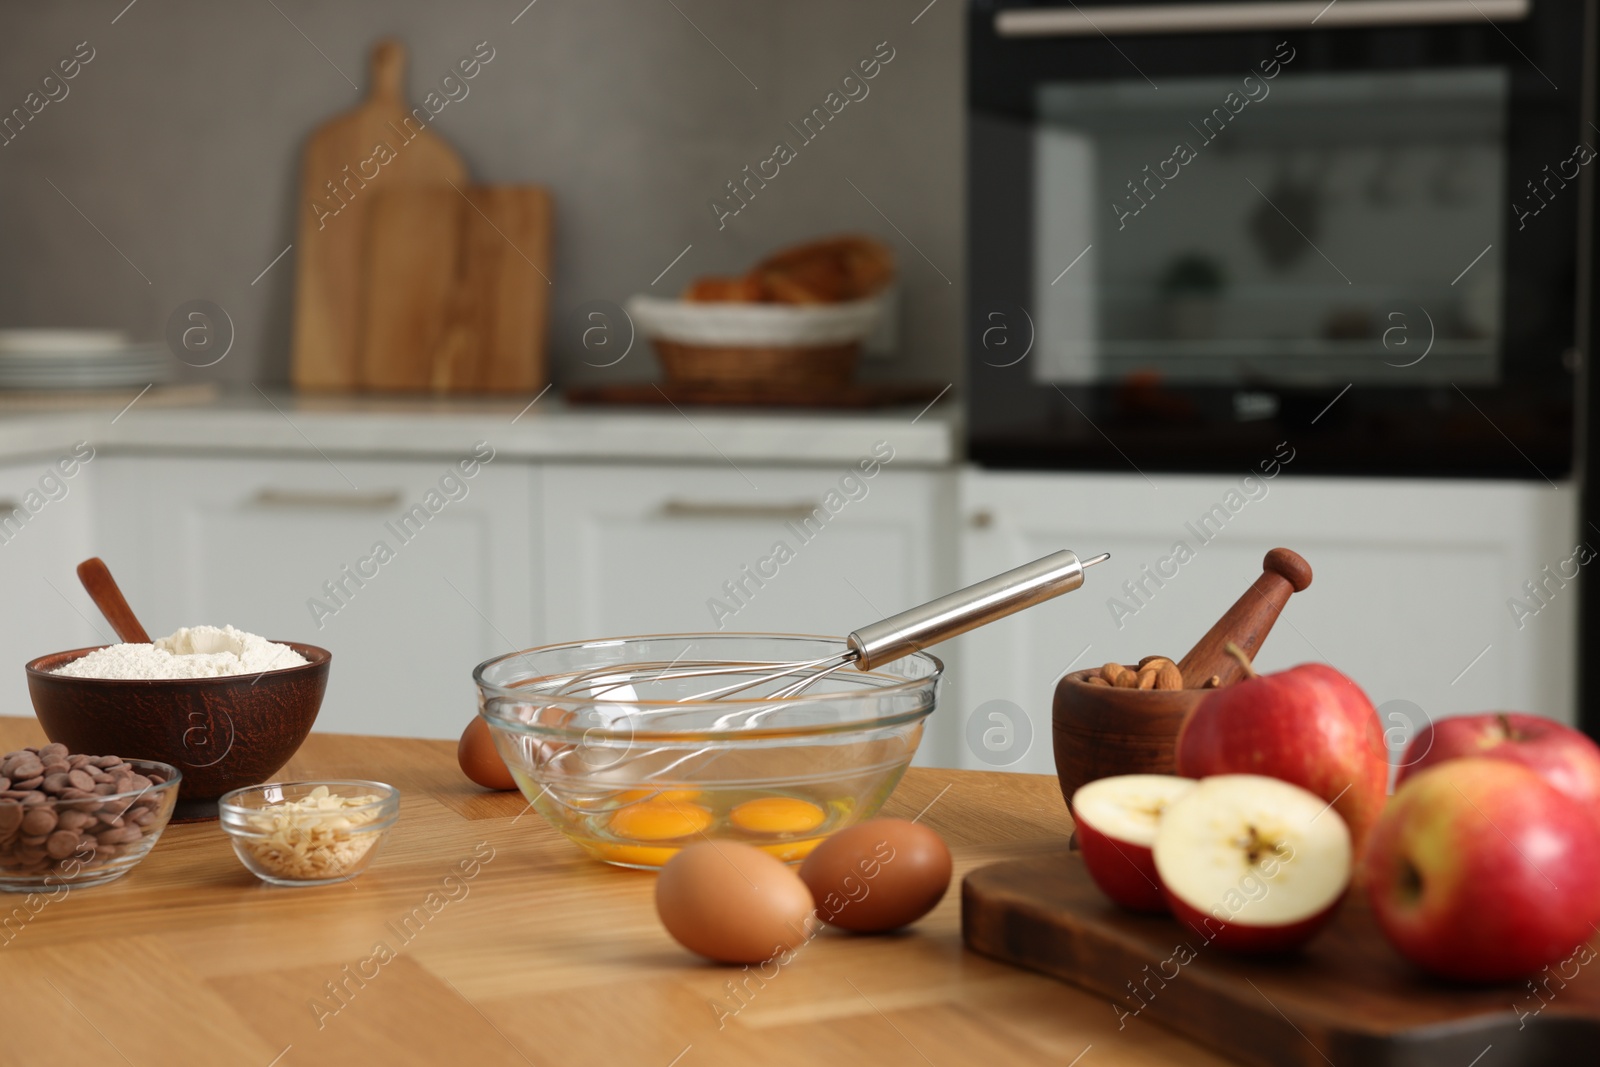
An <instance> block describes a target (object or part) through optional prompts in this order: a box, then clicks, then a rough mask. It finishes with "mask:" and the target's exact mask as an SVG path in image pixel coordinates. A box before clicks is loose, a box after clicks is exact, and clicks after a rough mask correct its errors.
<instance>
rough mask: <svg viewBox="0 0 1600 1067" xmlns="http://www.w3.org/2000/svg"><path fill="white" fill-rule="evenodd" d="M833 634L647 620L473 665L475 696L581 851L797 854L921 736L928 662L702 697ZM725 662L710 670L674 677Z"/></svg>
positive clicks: (516, 766) (929, 700)
mask: <svg viewBox="0 0 1600 1067" xmlns="http://www.w3.org/2000/svg"><path fill="white" fill-rule="evenodd" d="M842 651H844V642H843V641H840V640H839V639H837V638H828V637H811V636H799V635H788V634H728V633H720V634H719V633H708V634H659V635H653V636H649V637H625V638H619V639H616V640H608V641H582V642H573V643H571V644H562V645H549V646H546V647H544V648H533V649H528V650H527V651H524V652H514V653H512V654H511V655H508V656H500V657H498V658H496V659H491V660H488V661H486V662H484V663H481V664H479V665H478V667H477V669H476V670H474V671H473V672H472V677H473V680H474V681H475V682H477V684H478V710H479V714H481V715H482V716H483V717H484V719H486V720H487V721H488V724H489V730H490V733H491V734H492V735H493V737H494V743H495V747H496V749H497V750H498V751H499V753H500V755H501V757H502V758H503V759H504V760H505V763H506V766H507V767H509V768H510V769H511V773H512V775H513V776H514V777H515V778H516V780H517V784H518V786H519V787H520V788H521V789H522V792H523V795H524V796H526V797H527V798H528V800H529V801H530V802H531V803H532V804H533V806H534V807H535V808H537V809H538V810H539V813H540V814H542V815H543V816H544V817H545V818H546V819H548V820H549V821H550V822H551V823H552V824H554V825H555V827H556V828H557V829H558V830H560V831H561V832H562V833H564V834H566V835H567V836H568V837H570V838H571V839H572V840H573V841H574V842H576V843H577V844H578V845H579V846H580V847H582V848H583V849H585V850H586V851H588V852H589V853H590V854H591V855H593V856H595V857H597V858H599V859H602V860H604V861H606V862H607V863H614V864H617V865H619V866H623V867H639V868H644V869H655V868H658V867H660V866H661V865H662V864H664V863H666V862H667V861H668V860H669V859H671V858H672V857H673V856H675V855H677V853H678V851H679V850H680V849H682V848H684V847H685V846H687V845H690V844H693V843H694V842H696V841H701V840H706V839H713V838H714V839H718V840H734V841H744V842H747V843H749V844H752V845H755V846H757V847H758V848H761V849H764V850H765V851H767V852H770V853H771V854H772V855H774V856H777V857H778V858H779V859H782V860H784V861H786V862H791V863H795V862H799V861H800V860H802V859H804V858H805V857H806V855H807V854H809V853H810V851H811V850H812V849H813V848H815V847H816V846H817V845H818V844H819V843H820V842H821V841H822V840H823V838H825V837H827V836H828V835H829V834H832V833H834V832H835V831H837V830H841V829H843V828H844V827H846V826H850V825H853V824H854V823H857V822H859V821H861V820H863V819H867V818H870V817H871V816H872V815H873V814H874V813H876V812H877V810H878V808H879V807H880V806H881V805H882V804H883V802H884V800H885V799H887V798H888V796H889V794H890V793H891V792H893V791H894V787H895V785H896V784H897V783H898V782H899V781H900V776H901V775H902V774H903V773H905V769H906V766H907V765H908V764H909V763H910V762H911V757H912V756H913V755H914V754H915V753H916V751H917V744H918V742H920V741H921V740H922V726H923V720H924V719H925V718H927V716H928V713H929V712H931V711H932V710H933V708H934V703H935V696H936V692H937V688H938V683H939V677H940V675H941V674H942V673H943V671H944V664H942V663H940V662H939V660H938V659H936V658H935V657H933V656H930V655H928V654H927V653H926V652H917V653H914V654H912V655H910V656H907V657H905V658H904V659H901V660H897V661H896V662H894V663H888V664H884V665H883V666H880V667H877V668H875V669H873V670H870V671H859V670H856V669H855V667H854V666H847V667H844V668H843V669H841V670H837V671H835V672H833V673H831V674H828V675H827V676H826V677H823V678H821V679H819V680H818V681H817V682H816V683H815V684H814V685H813V686H811V687H810V688H808V689H807V690H805V692H803V693H800V694H798V695H795V696H789V697H776V698H767V699H762V698H761V696H760V694H762V693H771V692H773V691H775V690H776V689H777V688H778V687H779V686H781V685H782V684H783V683H784V682H789V681H793V680H795V679H797V678H801V677H804V676H805V673H804V672H800V673H795V674H791V675H789V676H787V677H785V678H783V679H781V680H780V681H778V682H776V683H766V684H764V685H762V686H759V687H757V688H754V689H751V690H747V691H743V692H740V693H731V694H728V695H725V696H723V697H721V698H718V699H706V698H705V697H703V695H702V694H704V693H705V692H706V691H707V690H711V689H718V688H723V687H727V686H732V685H737V684H740V683H743V682H749V681H754V680H756V679H759V678H760V677H762V676H763V675H765V674H768V673H771V671H772V669H773V668H772V665H773V664H774V663H786V662H802V661H809V660H816V659H821V658H823V657H826V656H831V655H834V654H836V653H839V652H842ZM711 665H715V666H717V667H719V668H720V667H724V666H729V665H731V670H730V671H729V672H727V673H721V674H718V675H716V676H713V677H685V676H682V672H684V671H687V670H695V669H697V668H700V667H703V666H711Z"/></svg>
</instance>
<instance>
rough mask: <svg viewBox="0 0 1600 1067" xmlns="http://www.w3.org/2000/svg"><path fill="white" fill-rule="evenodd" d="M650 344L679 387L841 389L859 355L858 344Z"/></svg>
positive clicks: (847, 380)
mask: <svg viewBox="0 0 1600 1067" xmlns="http://www.w3.org/2000/svg"><path fill="white" fill-rule="evenodd" d="M654 343H655V346H656V353H657V355H659V356H660V357H661V365H662V367H664V368H665V369H666V372H667V380H668V381H670V382H677V383H680V384H684V385H709V386H760V387H767V388H781V387H783V386H808V387H812V388H817V387H830V386H843V385H847V384H848V383H849V382H850V379H851V378H852V377H853V376H854V375H855V370H856V361H857V360H858V359H859V358H860V356H861V343H860V342H859V341H849V342H846V343H844V344H837V345H812V346H809V347H800V346H793V345H787V346H781V347H773V346H751V345H690V344H682V343H680V342H677V341H662V340H659V339H658V340H656V341H655V342H654Z"/></svg>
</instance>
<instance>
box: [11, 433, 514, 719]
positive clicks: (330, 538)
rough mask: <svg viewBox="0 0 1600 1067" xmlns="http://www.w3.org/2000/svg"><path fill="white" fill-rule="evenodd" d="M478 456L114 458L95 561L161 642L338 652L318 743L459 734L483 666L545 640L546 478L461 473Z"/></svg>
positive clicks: (104, 483) (104, 477)
mask: <svg viewBox="0 0 1600 1067" xmlns="http://www.w3.org/2000/svg"><path fill="white" fill-rule="evenodd" d="M471 457H472V447H471V446H470V445H463V447H462V449H461V452H460V455H459V456H457V457H455V458H454V459H445V458H440V459H437V460H409V461H405V462H374V461H357V460H351V459H346V458H336V459H332V460H325V459H322V458H316V457H313V458H305V459H257V458H246V457H219V458H204V459H202V458H191V457H181V458H180V457H172V456H150V455H139V456H136V455H121V456H116V457H108V458H105V459H102V460H97V461H96V462H95V464H94V466H93V467H92V468H91V473H92V474H93V475H94V476H95V486H94V488H95V492H96V494H97V507H96V516H97V522H96V528H95V544H96V551H97V553H98V554H99V555H101V556H103V557H104V558H105V560H106V562H107V564H109V565H110V567H111V569H112V571H113V573H114V574H116V575H117V578H118V580H119V582H120V583H121V585H122V587H123V590H124V591H125V592H126V594H127V596H128V599H129V601H130V603H131V604H132V606H133V608H134V610H135V611H136V612H138V614H139V617H140V619H141V621H143V622H144V624H145V626H146V628H147V629H148V630H149V631H150V633H151V635H152V636H155V635H159V634H165V633H170V632H171V631H172V630H174V629H175V628H177V627H178V626H186V625H194V624H197V623H209V624H213V625H218V626H220V625H223V624H232V625H234V626H237V627H239V628H241V629H244V630H250V631H254V632H256V633H260V634H263V635H265V636H267V637H271V638H276V639H287V640H296V641H302V642H306V643H309V644H313V645H320V646H322V647H324V648H327V649H328V650H330V651H331V652H332V653H333V669H332V672H331V674H330V677H329V685H328V694H327V698H326V700H325V701H324V703H323V708H322V713H321V715H320V717H319V718H318V720H317V728H318V729H319V730H324V731H343V732H349V733H363V734H391V735H408V736H413V737H439V738H445V737H455V736H457V735H459V734H460V732H461V729H462V727H463V726H464V725H465V724H466V723H467V722H468V720H469V719H470V718H471V716H472V714H473V712H474V707H475V701H476V696H475V693H474V690H473V686H472V679H471V671H472V668H473V667H474V666H475V665H476V664H477V663H479V662H480V661H482V660H484V659H486V658H488V657H490V656H493V655H498V654H501V653H504V652H509V651H513V650H515V649H520V648H525V647H528V646H529V645H533V644H537V643H539V642H540V640H541V638H542V636H543V635H542V634H541V633H540V631H539V625H540V623H541V622H542V619H541V618H540V617H539V614H538V610H537V606H538V603H539V598H538V588H537V585H536V580H535V574H534V560H535V558H536V557H537V555H538V551H539V547H538V529H537V525H536V523H535V522H534V518H533V507H534V497H535V491H534V483H535V481H536V480H537V474H536V472H535V471H534V469H533V468H531V467H529V466H527V465H524V464H517V463H513V462H510V461H508V460H505V459H501V460H499V461H496V462H490V463H488V464H486V465H480V466H479V467H478V468H477V471H476V474H475V476H473V477H470V478H467V477H463V476H462V472H461V471H460V470H459V469H458V468H457V466H456V464H457V463H459V462H461V461H465V460H469V459H470V458H471ZM430 494H432V495H431V496H430ZM416 509H420V511H418V510H416ZM408 516H409V517H408ZM29 532H30V533H31V532H32V531H29ZM380 544H381V545H384V546H386V547H387V549H388V551H387V552H382V551H380V550H379V548H378V546H379V545H380ZM80 554H81V553H80ZM64 580H72V579H71V571H70V569H68V570H67V571H66V578H65V579H64ZM45 592H46V595H51V596H53V594H49V592H48V590H46V591H45Z"/></svg>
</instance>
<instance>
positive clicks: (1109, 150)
mask: <svg viewBox="0 0 1600 1067" xmlns="http://www.w3.org/2000/svg"><path fill="white" fill-rule="evenodd" d="M1594 7H1595V4H1594V2H1593V0H1334V2H1332V3H1328V2H1327V0H1316V2H1255V3H1163V4H1152V3H1107V2H1102V3H1096V4H1088V3H1083V4H1073V3H1070V2H1069V3H1065V4H1062V3H1059V2H1053V3H1026V2H1014V0H1008V2H994V0H976V2H974V3H972V4H971V5H970V7H969V12H970V14H969V18H970V27H969V59H970V63H969V94H970V122H969V160H970V169H969V186H968V188H969V194H968V195H969V208H968V247H969V254H970V263H971V266H970V272H969V276H970V279H971V280H970V282H969V294H968V298H969V306H968V310H969V331H968V332H969V338H968V349H969V353H970V359H969V373H968V390H969V398H970V410H971V422H970V427H971V429H970V434H971V437H970V442H969V445H970V453H971V455H972V456H973V458H974V459H975V460H977V461H978V462H979V463H983V464H986V465H991V466H1001V467H1078V468H1101V469H1128V468H1129V467H1130V466H1136V467H1138V468H1139V469H1141V470H1147V471H1148V470H1228V469H1232V468H1234V467H1235V466H1239V465H1250V464H1253V463H1254V462H1256V461H1258V460H1260V459H1261V458H1262V457H1263V456H1270V455H1271V454H1272V448H1273V445H1274V444H1275V443H1276V442H1278V441H1282V440H1284V439H1285V438H1293V439H1294V441H1295V446H1296V449H1297V459H1296V468H1297V469H1300V470H1303V471H1320V472H1330V473H1370V474H1396V475H1401V474H1430V475H1459V476H1489V477H1515V478H1540V477H1548V478H1551V479H1556V478H1560V477H1561V476H1563V475H1565V474H1567V473H1569V472H1570V470H1571V467H1572V462H1573V459H1572V456H1573V441H1574V429H1573V425H1574V412H1575V408H1576V404H1575V392H1576V389H1575V381H1576V377H1575V375H1576V372H1577V370H1578V366H1579V363H1580V355H1579V353H1580V351H1581V349H1582V346H1583V340H1584V339H1583V337H1582V336H1581V332H1582V331H1581V330H1580V326H1579V323H1580V321H1582V319H1583V316H1584V314H1585V312H1586V310H1587V303H1588V300H1587V298H1588V291H1589V287H1590V284H1591V282H1590V279H1589V270H1588V256H1589V253H1588V248H1587V241H1586V240H1585V239H1583V237H1582V236H1581V235H1582V234H1585V233H1586V232H1587V229H1586V227H1587V224H1588V213H1589V204H1590V202H1591V200H1592V195H1591V190H1592V185H1593V174H1594V171H1595V169H1596V167H1600V163H1597V162H1596V158H1597V152H1600V127H1596V125H1595V120H1594V115H1593V108H1592V103H1593V98H1594V85H1593V57H1592V55H1591V54H1590V53H1591V52H1592V50H1593V47H1594V45H1593V42H1594V38H1595V23H1594V14H1595V12H1594Z"/></svg>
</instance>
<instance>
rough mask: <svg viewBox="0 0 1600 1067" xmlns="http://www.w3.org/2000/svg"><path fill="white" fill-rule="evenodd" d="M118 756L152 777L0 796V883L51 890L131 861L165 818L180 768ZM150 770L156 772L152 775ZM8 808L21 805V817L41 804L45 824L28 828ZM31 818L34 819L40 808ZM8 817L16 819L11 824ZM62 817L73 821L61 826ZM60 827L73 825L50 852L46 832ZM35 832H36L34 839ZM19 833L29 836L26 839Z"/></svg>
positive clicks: (108, 873) (114, 874)
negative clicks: (76, 792)
mask: <svg viewBox="0 0 1600 1067" xmlns="http://www.w3.org/2000/svg"><path fill="white" fill-rule="evenodd" d="M123 763H125V764H127V765H128V766H129V767H131V768H133V770H134V773H136V774H142V775H144V776H145V777H146V778H149V779H151V781H152V783H153V784H152V785H149V786H146V787H144V788H142V789H135V790H131V791H129V792H126V793H112V794H109V795H108V796H103V797H91V798H88V799H78V800H62V799H59V798H50V799H46V800H45V801H44V802H43V803H38V804H19V803H18V802H17V801H16V800H14V799H12V798H9V797H0V806H4V808H5V810H4V811H0V828H3V831H0V891H4V892H7V893H45V892H52V893H53V892H54V891H56V890H57V889H59V888H61V887H62V886H66V887H69V888H72V889H78V888H83V887H86V886H91V885H103V884H105V883H106V882H110V881H112V880H114V879H117V878H121V877H122V876H123V875H125V874H127V873H128V872H129V871H131V870H133V868H134V867H136V866H138V864H139V861H140V860H142V859H144V858H145V856H146V855H147V854H148V853H149V851H150V849H151V848H153V847H154V846H155V843H156V840H157V839H158V838H159V837H160V836H161V831H163V830H165V829H166V828H167V821H168V820H169V819H171V818H172V806H173V804H174V803H176V801H177V799H178V783H179V782H181V781H182V780H183V775H182V774H181V773H179V771H178V769H177V768H176V767H174V766H172V765H171V764H169V763H158V762H156V761H155V760H142V759H130V760H123ZM157 777H159V778H161V779H163V780H162V781H160V782H155V779H156V778H157ZM15 808H20V809H21V812H22V816H21V819H25V818H27V817H28V813H29V812H32V811H35V810H39V811H45V812H48V813H49V815H50V820H49V821H50V826H49V828H48V829H47V830H46V829H45V828H43V827H40V828H39V830H40V832H39V833H35V834H31V835H30V834H28V833H27V830H28V827H27V825H26V823H25V822H23V821H21V820H20V819H19V816H18V815H17V814H16V812H15V811H14V810H13V809H15ZM33 818H35V819H37V820H40V821H42V817H41V816H33ZM14 819H18V820H19V821H17V822H16V824H15V825H12V821H13V820H14ZM63 819H65V820H66V821H67V822H69V823H77V824H78V825H77V826H74V827H65V826H63V825H62V820H63ZM61 830H70V832H72V833H76V834H77V839H76V840H75V841H72V842H70V844H71V845H72V848H71V849H70V850H68V849H67V847H66V845H67V844H68V842H67V841H66V840H65V839H64V838H58V839H55V842H54V844H55V850H56V851H61V852H62V853H63V854H62V855H61V856H56V855H53V854H52V851H51V845H52V838H54V835H55V834H56V833H57V832H59V831H61ZM41 836H42V837H44V840H43V841H39V840H37V839H38V838H39V837H41ZM25 837H32V838H34V840H33V841H32V842H28V841H26V840H25Z"/></svg>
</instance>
